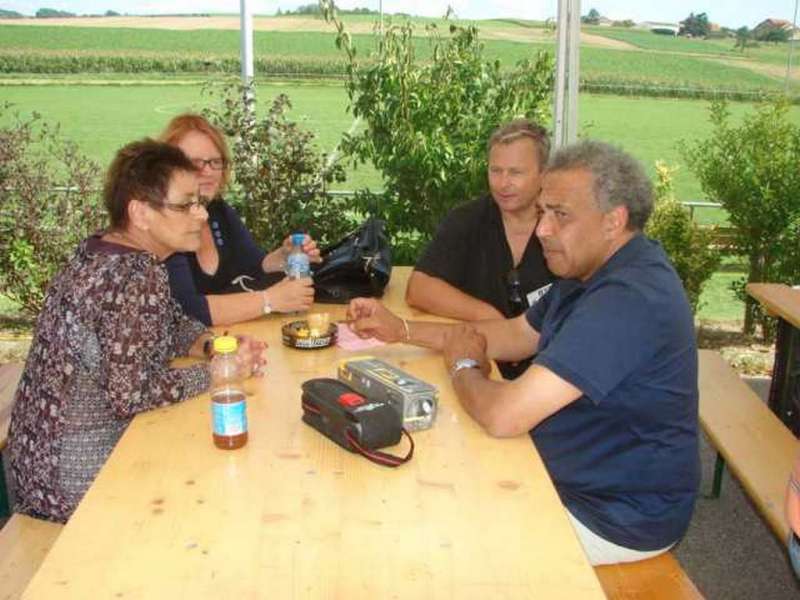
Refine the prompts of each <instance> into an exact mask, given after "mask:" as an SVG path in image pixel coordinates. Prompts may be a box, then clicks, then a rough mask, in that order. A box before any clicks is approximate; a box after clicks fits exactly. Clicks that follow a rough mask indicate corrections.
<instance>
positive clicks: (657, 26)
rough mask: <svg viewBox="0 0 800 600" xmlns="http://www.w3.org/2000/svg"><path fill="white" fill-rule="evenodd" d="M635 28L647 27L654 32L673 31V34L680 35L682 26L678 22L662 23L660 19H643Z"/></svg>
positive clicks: (646, 28)
mask: <svg viewBox="0 0 800 600" xmlns="http://www.w3.org/2000/svg"><path fill="white" fill-rule="evenodd" d="M635 29H645V30H647V31H652V32H654V33H666V32H672V35H678V31H680V29H681V26H680V25H679V24H678V23H661V22H658V21H642V22H641V23H637V24H636V25H635Z"/></svg>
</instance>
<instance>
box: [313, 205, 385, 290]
mask: <svg viewBox="0 0 800 600" xmlns="http://www.w3.org/2000/svg"><path fill="white" fill-rule="evenodd" d="M385 229H386V223H384V221H381V220H380V219H376V218H375V217H370V218H368V219H367V220H366V221H364V222H363V223H362V224H361V226H360V227H359V228H358V229H356V230H355V231H353V232H352V233H350V234H348V235H347V236H345V237H344V239H342V240H340V241H339V242H337V243H336V244H334V245H332V246H329V247H328V248H324V249H323V250H322V252H321V256H322V262H321V263H319V264H317V265H313V266H312V271H313V275H314V300H315V301H316V302H323V303H328V304H345V303H347V302H349V301H350V300H352V299H353V298H358V297H364V296H366V297H374V298H380V297H381V296H383V289H384V288H385V287H386V284H387V283H389V277H390V276H391V274H392V248H391V246H390V245H389V240H388V238H387V237H386V233H385Z"/></svg>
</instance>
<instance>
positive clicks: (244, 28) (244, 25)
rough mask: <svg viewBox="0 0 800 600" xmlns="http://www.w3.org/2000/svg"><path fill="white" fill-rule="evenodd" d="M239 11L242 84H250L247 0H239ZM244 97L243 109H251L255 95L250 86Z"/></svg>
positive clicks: (250, 17) (250, 16)
mask: <svg viewBox="0 0 800 600" xmlns="http://www.w3.org/2000/svg"><path fill="white" fill-rule="evenodd" d="M239 7H240V8H239V12H240V18H241V38H242V39H241V59H242V85H244V86H250V84H252V82H253V74H254V71H253V13H252V12H251V10H250V2H249V0H240V2H239ZM247 89H249V90H250V92H249V93H248V94H247V95H246V97H245V98H244V102H245V110H253V104H254V102H255V97H254V96H253V90H252V88H251V87H248V88H247Z"/></svg>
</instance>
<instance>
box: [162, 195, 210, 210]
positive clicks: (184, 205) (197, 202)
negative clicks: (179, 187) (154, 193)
mask: <svg viewBox="0 0 800 600" xmlns="http://www.w3.org/2000/svg"><path fill="white" fill-rule="evenodd" d="M209 202H211V199H210V198H206V197H205V196H197V197H196V198H195V199H194V200H192V201H190V202H162V203H161V204H159V205H158V206H163V207H164V208H168V209H170V210H172V211H175V212H179V213H184V214H185V213H188V212H190V211H191V210H192V209H194V208H197V209H199V208H200V207H203V208H205V207H206V206H208V203H209Z"/></svg>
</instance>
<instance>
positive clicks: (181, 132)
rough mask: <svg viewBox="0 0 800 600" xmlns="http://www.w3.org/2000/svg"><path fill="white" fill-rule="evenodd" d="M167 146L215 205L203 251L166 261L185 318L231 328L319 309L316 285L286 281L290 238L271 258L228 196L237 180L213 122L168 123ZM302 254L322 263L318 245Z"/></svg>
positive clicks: (196, 118) (190, 117)
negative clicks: (180, 155) (183, 159)
mask: <svg viewBox="0 0 800 600" xmlns="http://www.w3.org/2000/svg"><path fill="white" fill-rule="evenodd" d="M160 139H161V140H162V141H164V142H166V143H168V144H172V145H174V146H177V147H178V148H180V149H181V150H183V152H184V153H185V154H186V156H188V157H189V159H190V160H191V161H192V162H193V163H194V165H195V167H197V170H198V174H199V179H200V194H201V195H202V196H205V197H206V198H209V199H210V202H209V204H208V215H209V217H208V223H204V224H203V226H202V228H201V231H200V247H199V248H198V249H197V250H196V251H195V252H187V253H180V254H176V255H174V256H172V257H171V258H170V259H169V260H168V261H167V269H168V270H169V278H170V286H171V288H172V294H173V296H174V297H175V299H176V300H178V302H179V303H180V304H181V306H182V307H183V309H184V311H186V314H188V315H191V316H193V317H195V318H196V319H198V320H200V321H202V322H203V323H205V324H206V325H211V324H214V325H227V324H231V323H238V322H240V321H247V320H250V319H255V318H256V317H260V316H261V315H263V314H269V313H271V312H292V311H298V310H307V309H308V308H309V307H310V306H311V303H312V302H313V301H314V288H313V285H312V281H311V278H309V277H306V278H301V279H289V278H284V277H283V276H282V272H283V268H284V264H285V261H286V257H287V255H288V254H289V251H290V250H291V242H290V238H288V237H287V238H286V240H285V241H284V243H283V245H282V246H281V247H279V248H277V249H276V250H273V251H272V252H269V253H266V252H264V251H263V250H262V249H261V248H259V247H258V245H257V244H256V243H255V241H254V240H253V237H252V235H250V232H249V231H248V230H247V228H246V227H245V225H244V223H243V222H242V220H241V218H240V217H239V215H238V214H237V213H236V211H235V210H234V209H233V208H232V207H231V206H230V205H229V204H227V203H226V202H225V201H224V200H223V198H222V193H223V191H224V190H225V186H226V184H227V183H228V180H229V178H230V155H229V152H228V146H227V144H226V143H225V136H224V135H223V134H222V132H221V131H219V129H217V128H216V127H214V126H213V125H212V124H211V123H209V122H208V120H207V119H206V118H205V117H203V116H201V115H196V114H191V113H187V114H182V115H179V116H177V117H175V118H174V119H172V121H170V122H169V124H168V125H167V128H166V129H165V130H164V131H163V132H162V134H161V136H160ZM304 240H305V241H304V244H303V251H304V252H305V253H306V254H308V256H309V259H310V260H311V261H312V262H319V260H320V257H319V250H318V249H317V245H316V243H315V242H314V241H313V240H312V239H311V238H309V237H308V236H305V238H304Z"/></svg>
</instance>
